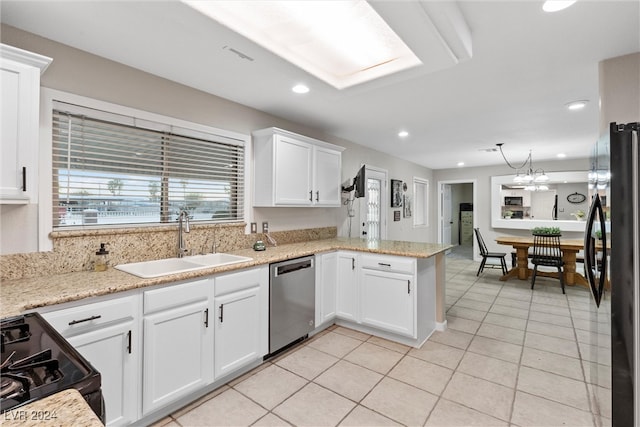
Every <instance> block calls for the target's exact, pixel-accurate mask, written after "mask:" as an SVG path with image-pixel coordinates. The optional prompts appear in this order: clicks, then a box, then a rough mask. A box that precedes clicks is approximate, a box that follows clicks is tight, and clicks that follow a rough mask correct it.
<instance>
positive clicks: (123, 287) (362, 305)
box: [1, 238, 450, 422]
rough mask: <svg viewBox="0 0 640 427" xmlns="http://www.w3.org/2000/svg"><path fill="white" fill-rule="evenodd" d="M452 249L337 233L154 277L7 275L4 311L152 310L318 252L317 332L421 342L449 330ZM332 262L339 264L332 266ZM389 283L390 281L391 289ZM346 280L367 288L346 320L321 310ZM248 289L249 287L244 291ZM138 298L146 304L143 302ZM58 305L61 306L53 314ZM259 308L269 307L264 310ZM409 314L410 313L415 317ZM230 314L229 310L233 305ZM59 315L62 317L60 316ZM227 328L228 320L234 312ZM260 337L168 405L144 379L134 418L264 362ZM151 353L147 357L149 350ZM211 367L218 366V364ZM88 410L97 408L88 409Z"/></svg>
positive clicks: (148, 417) (153, 414) (151, 415)
mask: <svg viewBox="0 0 640 427" xmlns="http://www.w3.org/2000/svg"><path fill="white" fill-rule="evenodd" d="M449 247H450V246H449V245H441V244H431V243H412V242H399V241H371V240H363V239H346V238H330V239H321V240H313V241H308V242H302V243H291V244H284V245H281V246H277V247H268V248H267V249H266V250H265V251H253V250H250V249H244V250H237V251H229V253H233V254H235V255H241V256H246V257H250V258H252V260H251V261H247V262H242V263H237V264H232V265H225V266H220V267H214V268H207V269H203V270H198V271H189V272H184V273H180V274H172V275H167V276H162V277H156V278H150V279H141V278H138V277H136V276H133V275H131V274H128V273H125V272H122V271H120V270H117V269H115V268H110V269H108V270H107V271H106V272H93V271H81V272H73V273H66V274H59V275H52V276H46V277H33V278H23V279H15V280H7V281H4V282H3V287H2V306H1V316H2V317H3V318H6V317H8V316H13V315H17V314H20V313H24V312H25V311H34V310H36V311H40V312H43V313H45V316H46V314H52V313H61V312H64V311H65V309H67V308H70V307H71V309H72V310H74V309H76V308H78V307H85V306H94V307H95V306H98V305H99V304H102V303H105V304H111V303H112V302H114V298H115V300H116V301H123V300H126V299H130V298H131V297H136V298H138V297H142V296H144V297H145V299H144V301H145V305H144V307H145V310H146V309H147V308H146V307H147V306H146V303H147V302H149V301H151V298H149V299H147V296H150V295H151V294H153V293H156V295H160V294H158V293H157V292H158V291H160V292H164V291H165V290H171V289H172V288H175V289H176V290H178V288H179V287H183V289H191V288H185V287H184V286H185V285H186V286H191V284H195V285H197V286H199V287H200V288H201V287H202V286H203V285H206V286H209V285H211V286H212V287H215V288H216V292H218V286H221V288H222V287H225V286H227V285H228V284H229V283H230V282H229V280H227V282H223V279H228V278H229V277H230V276H241V275H243V274H245V273H248V274H254V273H258V272H264V271H266V266H267V265H268V264H270V263H272V262H277V261H282V260H287V259H292V258H298V257H302V256H307V255H316V263H317V267H318V269H317V274H319V275H317V276H316V285H317V289H316V330H315V331H314V333H315V332H318V331H320V330H322V329H324V328H326V327H327V326H330V325H331V324H333V323H337V324H343V325H345V326H349V327H353V328H354V329H360V330H364V331H368V332H369V333H373V334H376V335H380V336H381V337H385V338H389V339H394V340H396V341H399V342H404V343H406V344H409V345H413V346H415V347H418V346H419V345H420V344H421V343H422V342H424V340H426V339H427V338H428V337H429V335H430V334H431V333H432V332H433V331H434V330H435V329H444V328H445V327H446V319H445V297H444V295H445V290H444V284H445V254H444V252H445V251H446V250H447V249H448V248H449ZM340 257H342V258H340ZM341 259H342V261H346V263H343V264H342V265H344V266H348V268H344V269H342V270H341V269H340V264H339V263H340V262H342V261H341ZM331 260H334V261H335V263H334V264H332V263H331ZM332 265H333V266H334V267H337V268H327V267H330V266H332ZM342 272H347V273H348V275H347V280H344V278H343V277H342V278H341V277H340V274H342ZM260 274H262V273H260ZM334 274H335V276H334ZM322 275H324V277H323V276H322ZM318 278H319V279H320V280H318ZM214 281H215V282H214ZM263 283H264V282H263ZM386 284H389V285H390V286H389V287H387V286H386ZM163 285H168V286H163ZM325 285H326V286H329V287H330V286H333V289H334V290H331V291H329V292H328V293H326V296H322V294H321V292H323V291H322V289H323V287H324V286H325ZM341 285H344V286H347V285H349V286H354V285H355V286H359V287H360V289H362V291H361V292H360V291H358V292H357V293H356V294H355V295H356V297H357V299H354V300H353V301H352V303H353V304H352V305H351V306H352V307H355V309H354V310H355V312H354V313H355V315H354V316H353V318H349V317H345V316H344V310H343V311H342V312H340V307H339V306H340V303H338V304H337V306H338V307H336V305H334V307H333V308H332V309H329V315H326V313H324V312H323V313H322V315H319V313H320V312H321V311H322V309H323V308H318V307H319V304H321V303H320V301H326V300H327V296H328V298H329V299H331V298H333V299H334V301H335V300H338V301H339V300H340V298H341V296H339V288H340V286H341ZM396 285H401V286H399V287H398V286H396ZM178 292H181V291H178ZM242 292H245V291H240V292H238V293H242ZM256 292H259V294H258V295H259V297H258V300H259V301H261V302H260V304H261V307H262V306H264V307H266V305H267V304H265V301H268V299H267V300H265V299H264V293H263V292H262V290H259V291H256ZM381 292H382V293H381ZM389 292H391V293H389ZM212 293H213V292H212ZM178 295H179V294H178ZM226 295H233V294H226ZM226 295H224V297H225V298H227V297H226ZM394 297H397V299H394ZM138 301H141V302H142V299H139V300H138ZM155 301H158V300H157V299H156V300H155ZM216 301H217V299H216ZM227 301H229V302H227V303H225V304H231V303H232V301H231V299H227ZM63 303H66V304H63ZM59 304H63V305H59ZM152 304H154V303H152ZM403 304H404V305H403ZM61 307H62V308H61ZM217 307H218V303H217V302H216V303H215V305H212V307H211V309H212V310H216V314H215V315H211V316H210V318H211V321H212V323H215V327H216V331H217V332H216V335H215V339H216V341H215V348H216V349H219V348H222V349H224V351H226V352H228V351H230V350H229V349H230V347H229V346H228V345H219V343H218V339H221V338H222V337H223V334H222V335H221V334H220V332H219V331H220V329H219V328H218V327H219V326H221V323H220V324H219V323H218V320H217V317H218V312H217ZM225 307H226V305H225ZM229 307H230V310H233V308H232V306H231V305H229ZM397 307H407V310H399V309H397ZM343 308H344V306H343ZM51 310H58V311H53V312H52V311H51ZM259 310H260V311H261V312H262V311H263V310H264V308H260V309H259ZM331 310H333V312H331ZM407 312H410V314H409V315H407ZM230 313H232V312H230ZM332 313H333V314H332ZM226 315H227V309H226V308H225V316H226ZM399 315H400V316H399ZM220 316H221V313H220ZM107 317H108V315H107ZM141 318H142V312H141V313H140V314H139V315H134V319H138V320H136V322H138V321H140V319H141ZM146 318H147V316H146V315H145V319H146ZM207 318H208V317H207ZM214 318H215V320H214ZM53 319H58V320H60V318H56V317H55V315H54V317H53ZM74 319H75V317H74ZM105 319H106V318H105ZM318 319H320V320H318ZM67 320H68V319H65V321H64V322H63V323H60V322H58V323H56V321H54V323H53V324H54V326H56V328H58V326H59V325H66V324H67ZM105 321H107V320H105ZM206 322H207V321H206V320H205V323H206ZM90 323H91V322H90ZM145 325H146V320H145ZM224 325H227V322H226V317H225V323H224ZM260 325H261V326H259V327H258V329H260V330H263V329H262V328H263V327H265V326H264V322H263V321H261V323H260ZM132 327H133V328H136V327H135V326H132ZM145 331H147V329H146V326H145ZM134 336H135V335H134ZM247 339H249V338H247ZM261 339H262V338H260V340H261ZM138 340H139V341H135V342H134V348H147V345H149V344H148V343H147V337H146V333H145V336H144V337H142V338H140V337H139V338H138ZM260 340H258V344H257V346H256V348H260V349H259V350H257V351H255V352H253V353H252V354H253V355H254V356H252V357H251V358H250V359H243V360H248V361H244V362H242V363H240V364H239V365H238V367H237V368H233V369H232V370H229V371H227V370H224V369H225V368H224V367H223V368H222V369H221V370H220V371H218V363H219V361H220V360H221V358H222V359H224V358H225V357H226V356H227V355H228V353H227V354H222V355H219V354H218V353H217V352H216V355H215V358H214V359H212V362H211V363H212V364H215V366H216V368H215V375H214V374H211V376H210V377H209V379H208V380H206V379H205V380H204V381H203V382H202V386H199V387H198V388H197V389H194V390H192V391H191V392H189V393H184V394H183V395H182V396H176V397H175V398H174V397H168V398H167V399H166V404H165V403H163V404H158V405H155V404H153V403H148V401H147V400H146V398H145V395H156V394H154V393H156V390H157V389H156V388H154V387H153V386H149V385H145V384H146V383H142V382H141V383H139V384H141V387H142V388H143V392H142V401H143V402H142V406H141V407H142V412H141V413H138V415H133V416H132V417H131V418H130V420H131V421H137V422H148V421H152V420H153V419H157V417H158V416H161V415H162V414H164V413H168V412H169V411H171V410H175V409H176V408H178V407H180V406H181V405H184V404H185V403H188V401H190V400H192V398H197V397H198V396H199V395H200V394H201V393H204V392H208V391H210V390H212V389H215V388H216V387H219V386H221V385H223V384H225V383H226V382H227V381H229V380H230V379H232V378H234V377H235V376H237V375H240V374H242V373H244V372H246V370H248V369H251V368H253V367H255V366H257V365H259V364H260V363H262V356H263V355H264V354H266V352H263V351H262V348H263V347H261V346H260V344H259V343H260V342H262V341H260ZM149 349H150V352H149V353H148V354H149V355H152V354H157V352H154V351H151V348H149ZM143 357H144V360H145V361H146V357H147V352H145V354H144V356H143ZM147 365H148V363H147V362H145V363H143V365H142V366H143V368H144V367H145V366H147ZM211 369H212V370H213V368H211ZM109 374H111V373H109V372H106V373H104V374H103V379H106V378H107V376H109ZM105 375H106V376H105ZM132 377H133V378H136V377H138V378H141V376H139V374H135V373H134V374H133V375H132ZM145 378H147V376H145ZM107 403H108V396H107ZM87 410H88V411H90V409H88V408H87Z"/></svg>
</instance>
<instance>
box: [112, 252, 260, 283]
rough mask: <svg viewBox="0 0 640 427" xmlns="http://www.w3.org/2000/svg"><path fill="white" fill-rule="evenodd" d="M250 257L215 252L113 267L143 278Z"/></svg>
mask: <svg viewBox="0 0 640 427" xmlns="http://www.w3.org/2000/svg"><path fill="white" fill-rule="evenodd" d="M251 260H252V258H248V257H243V256H238V255H231V254H225V253H215V254H206V255H193V256H187V257H184V258H166V259H158V260H155V261H143V262H132V263H129V264H120V265H116V267H115V268H117V269H118V270H121V271H124V272H126V273H129V274H133V275H134V276H138V277H142V278H144V279H148V278H152V277H161V276H167V275H169V274H178V273H185V272H187V271H195V270H202V269H205V268H211V267H219V266H222V265H229V264H237V263H240V262H246V261H251Z"/></svg>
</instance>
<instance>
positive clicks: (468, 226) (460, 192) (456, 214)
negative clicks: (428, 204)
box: [438, 180, 477, 260]
mask: <svg viewBox="0 0 640 427" xmlns="http://www.w3.org/2000/svg"><path fill="white" fill-rule="evenodd" d="M476 187H477V185H476V181H475V180H452V181H439V182H438V193H439V195H438V196H439V197H438V214H439V221H438V242H439V243H444V244H451V245H455V246H454V247H453V248H452V249H450V250H449V251H447V255H449V256H452V257H456V258H463V259H470V260H473V259H475V258H476V252H477V249H476V242H475V237H474V233H473V229H474V228H475V227H476V206H477V205H476Z"/></svg>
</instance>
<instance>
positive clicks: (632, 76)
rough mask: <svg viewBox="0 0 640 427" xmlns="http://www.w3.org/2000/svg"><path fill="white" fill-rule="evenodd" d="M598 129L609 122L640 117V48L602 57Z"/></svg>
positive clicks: (605, 129)
mask: <svg viewBox="0 0 640 427" xmlns="http://www.w3.org/2000/svg"><path fill="white" fill-rule="evenodd" d="M599 80H600V133H608V132H609V123H610V122H617V123H629V122H637V121H638V120H640V52H636V53H632V54H630V55H624V56H618V57H616V58H610V59H607V60H604V61H601V62H600V64H599Z"/></svg>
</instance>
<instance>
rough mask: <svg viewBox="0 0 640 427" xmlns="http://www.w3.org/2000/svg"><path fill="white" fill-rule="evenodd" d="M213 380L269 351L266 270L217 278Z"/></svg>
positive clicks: (267, 279) (267, 282) (248, 271)
mask: <svg viewBox="0 0 640 427" xmlns="http://www.w3.org/2000/svg"><path fill="white" fill-rule="evenodd" d="M215 280H216V284H215V313H216V314H215V345H214V348H215V357H214V366H215V378H216V380H217V379H219V378H221V377H223V376H224V375H227V374H229V373H231V372H233V371H235V370H237V369H239V368H241V367H243V366H245V365H247V364H249V363H251V362H254V361H256V360H257V359H260V358H262V357H263V356H264V355H265V354H267V352H268V333H269V331H268V327H269V322H268V286H269V271H268V269H267V268H266V267H262V268H256V269H252V270H245V271H242V272H239V273H230V274H227V275H222V276H216V279H215Z"/></svg>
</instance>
